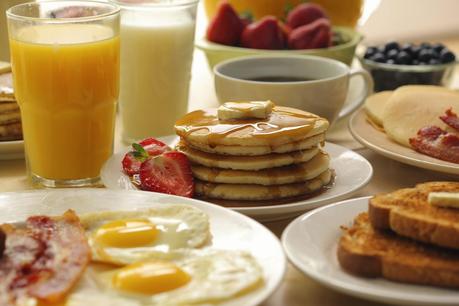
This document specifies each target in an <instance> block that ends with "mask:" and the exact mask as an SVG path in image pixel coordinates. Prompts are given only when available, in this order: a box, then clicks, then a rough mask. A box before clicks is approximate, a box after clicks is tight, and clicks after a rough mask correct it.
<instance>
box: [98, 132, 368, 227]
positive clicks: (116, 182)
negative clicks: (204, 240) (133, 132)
mask: <svg viewBox="0 0 459 306" xmlns="http://www.w3.org/2000/svg"><path fill="white" fill-rule="evenodd" d="M160 140H162V141H164V142H166V143H167V144H169V145H171V146H174V143H175V142H176V141H178V138H177V137H175V136H169V137H164V138H160ZM128 150H129V148H125V149H124V150H122V152H119V153H117V154H115V155H113V156H112V157H111V158H110V159H109V160H108V161H107V162H106V163H105V165H104V166H103V168H102V170H101V175H100V176H101V179H102V182H103V183H104V185H105V186H106V187H107V188H109V189H137V188H136V187H135V186H134V185H133V184H132V183H131V181H130V179H129V176H127V175H126V174H124V173H123V170H122V166H121V161H122V159H123V157H124V155H125V154H126V152H127V151H128ZM325 151H326V152H328V153H329V154H330V157H331V166H330V167H331V168H332V169H334V170H335V173H336V177H335V181H334V184H333V186H332V187H331V188H330V189H328V190H326V191H325V192H322V193H321V194H319V195H317V196H315V197H313V198H310V199H307V200H302V201H297V202H292V203H285V204H280V205H270V206H254V207H242V206H240V207H231V208H232V209H234V210H236V211H238V212H240V213H243V214H245V215H247V216H250V217H253V218H256V219H257V220H263V221H268V220H278V219H285V218H289V217H292V216H297V215H299V214H300V213H302V212H305V211H307V210H310V209H313V208H316V207H319V206H322V205H325V204H329V203H332V202H336V201H339V200H343V199H345V198H348V197H350V196H351V195H352V194H353V193H355V192H357V191H358V190H359V189H361V188H363V187H364V186H365V185H366V184H367V183H368V182H369V181H370V179H371V177H372V175H373V168H372V167H371V164H370V163H369V162H368V161H367V160H366V159H365V158H364V157H362V156H361V155H359V154H357V153H355V152H354V151H351V150H348V149H346V148H344V147H342V146H338V145H335V144H332V143H326V144H325Z"/></svg>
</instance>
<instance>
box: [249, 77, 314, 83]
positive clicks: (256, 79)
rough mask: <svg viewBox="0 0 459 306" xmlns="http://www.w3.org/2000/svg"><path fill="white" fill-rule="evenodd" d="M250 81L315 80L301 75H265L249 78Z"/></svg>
mask: <svg viewBox="0 0 459 306" xmlns="http://www.w3.org/2000/svg"><path fill="white" fill-rule="evenodd" d="M248 80H249V81H256V82H274V83H276V82H305V81H313V80H314V79H310V78H301V77H293V76H292V77H290V76H263V77H255V78H250V79H248Z"/></svg>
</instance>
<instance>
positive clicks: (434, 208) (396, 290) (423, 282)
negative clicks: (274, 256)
mask: <svg viewBox="0 0 459 306" xmlns="http://www.w3.org/2000/svg"><path fill="white" fill-rule="evenodd" d="M458 192H459V183H458V182H430V183H423V184H419V185H417V186H415V187H414V188H404V189H400V190H396V191H394V192H390V193H387V194H380V195H376V196H374V197H364V198H357V199H352V200H347V201H343V202H339V203H336V204H333V205H329V206H326V207H323V208H320V209H317V210H314V211H312V212H309V213H306V214H304V215H303V216H300V217H298V218H297V219H296V220H294V221H293V222H292V223H291V224H290V225H289V226H288V227H287V228H286V230H285V231H284V233H283V235H282V243H283V246H284V250H285V251H286V254H287V256H288V257H289V259H290V261H291V262H292V263H293V264H294V265H295V266H296V267H297V268H298V269H299V270H301V271H302V272H303V273H305V274H306V275H307V276H309V277H311V278H313V279H315V280H316V281H318V282H320V283H322V284H323V285H325V286H327V287H330V288H332V289H335V290H337V291H340V292H343V293H346V294H350V295H353V296H356V297H360V298H364V299H368V300H373V301H379V302H384V303H390V304H397V305H457V304H458V301H459V291H458V290H457V289H458V288H459V227H458V224H459V208H457V207H459V206H456V205H455V204H454V203H457V201H455V200H454V199H455V197H457V194H458ZM448 197H449V198H448ZM456 200H457V199H456Z"/></svg>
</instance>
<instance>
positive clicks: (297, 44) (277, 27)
mask: <svg viewBox="0 0 459 306" xmlns="http://www.w3.org/2000/svg"><path fill="white" fill-rule="evenodd" d="M207 39H208V40H209V41H211V42H214V43H218V44H222V45H228V46H240V47H243V48H251V49H273V50H279V49H293V50H295V49H296V50H299V49H316V48H326V47H329V46H332V45H338V44H340V43H342V42H343V38H342V37H341V36H340V35H338V34H334V33H333V32H332V27H331V23H330V20H329V18H328V16H327V14H326V12H325V11H324V9H323V8H322V7H321V6H320V5H318V4H314V3H303V4H300V5H298V6H296V7H294V8H293V9H292V10H291V11H290V12H289V13H288V15H287V16H286V21H285V23H283V22H282V21H280V20H279V19H278V18H277V17H275V16H271V15H268V16H264V17H263V18H261V19H260V20H257V21H254V22H252V20H251V17H250V16H247V14H246V15H243V16H239V15H238V13H237V12H236V11H235V10H234V8H233V7H232V5H231V4H230V3H228V2H226V1H224V2H222V3H221V4H220V6H219V7H218V10H217V12H216V14H215V16H214V17H213V19H212V20H211V22H210V24H209V27H208V28H207Z"/></svg>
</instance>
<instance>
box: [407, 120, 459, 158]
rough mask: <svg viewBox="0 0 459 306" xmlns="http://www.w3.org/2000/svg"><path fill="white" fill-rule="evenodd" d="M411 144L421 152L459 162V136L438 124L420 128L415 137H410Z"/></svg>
mask: <svg viewBox="0 0 459 306" xmlns="http://www.w3.org/2000/svg"><path fill="white" fill-rule="evenodd" d="M410 144H411V146H412V147H413V148H414V149H415V150H416V151H418V152H420V153H423V154H427V155H429V156H432V157H435V158H438V159H441V160H445V161H449V162H453V163H459V137H458V136H457V135H454V134H451V133H448V132H446V131H444V130H442V129H441V128H439V127H437V126H428V127H424V128H422V129H420V130H419V131H418V133H417V135H416V137H415V138H410Z"/></svg>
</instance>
